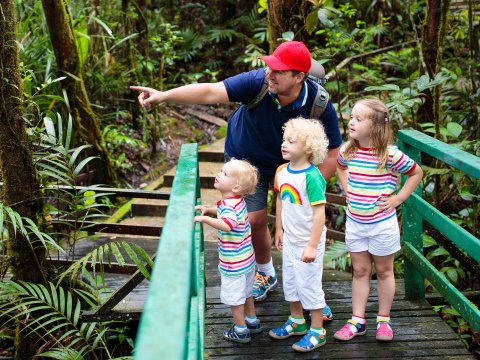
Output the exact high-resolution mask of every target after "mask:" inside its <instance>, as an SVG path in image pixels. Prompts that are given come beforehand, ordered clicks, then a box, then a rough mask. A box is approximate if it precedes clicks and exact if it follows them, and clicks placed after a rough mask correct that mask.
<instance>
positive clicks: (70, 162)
mask: <svg viewBox="0 0 480 360" xmlns="http://www.w3.org/2000/svg"><path fill="white" fill-rule="evenodd" d="M89 147H91V145H82V146H79V147H77V148H75V150H74V151H73V154H72V156H71V157H70V160H68V166H71V167H73V164H75V161H77V157H78V155H80V153H81V152H82V151H83V150H84V149H87V148H89Z"/></svg>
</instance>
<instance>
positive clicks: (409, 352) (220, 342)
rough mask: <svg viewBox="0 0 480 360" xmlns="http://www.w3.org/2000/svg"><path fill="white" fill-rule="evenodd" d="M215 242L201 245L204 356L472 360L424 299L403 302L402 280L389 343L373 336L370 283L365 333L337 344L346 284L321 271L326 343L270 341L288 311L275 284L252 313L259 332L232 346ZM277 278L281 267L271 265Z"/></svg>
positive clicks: (346, 313) (347, 300) (347, 298)
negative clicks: (327, 317) (328, 313)
mask: <svg viewBox="0 0 480 360" xmlns="http://www.w3.org/2000/svg"><path fill="white" fill-rule="evenodd" d="M217 256H218V255H217V252H216V245H215V244H214V243H211V242H209V243H206V246H205V260H206V261H205V262H206V267H207V269H206V278H207V309H206V314H205V317H206V319H205V323H206V325H205V352H206V357H207V356H208V358H209V359H239V360H240V359H242V360H243V359H256V360H258V359H297V358H299V359H300V358H302V359H353V358H356V359H394V358H397V359H398V358H404V359H414V358H424V359H429V358H431V359H433V358H436V359H473V358H474V357H473V356H472V355H471V354H470V353H469V352H468V351H467V350H466V349H465V347H464V346H463V344H462V343H461V342H460V340H459V339H458V337H457V335H456V334H455V333H454V332H453V330H452V329H451V328H450V327H449V326H448V325H446V324H445V323H444V322H443V320H442V319H440V317H439V316H438V315H437V314H436V313H435V312H434V311H433V310H432V306H431V305H430V304H429V303H428V302H427V301H426V300H424V301H419V302H410V301H405V300H403V298H404V289H403V280H399V281H397V294H396V296H395V300H394V303H393V309H392V312H391V316H392V326H393V328H394V331H395V338H394V341H392V342H389V343H380V342H377V341H376V340H375V326H376V325H375V316H376V314H377V312H376V311H377V296H376V282H373V283H372V294H371V296H370V298H369V301H368V304H367V334H366V335H365V336H363V337H357V338H354V339H353V340H352V341H350V342H338V341H336V340H334V338H333V334H334V332H335V331H336V330H338V329H339V328H341V327H342V326H343V325H344V323H345V322H346V321H347V320H348V319H349V318H350V316H351V282H350V281H348V280H339V281H338V280H332V278H333V277H332V276H330V274H329V272H328V271H326V274H325V277H324V278H325V281H324V290H325V294H326V300H327V303H328V304H329V306H330V307H331V309H332V311H333V314H334V320H333V321H332V322H331V323H330V324H328V325H326V326H325V329H326V330H327V344H326V345H325V346H324V347H322V348H319V349H317V350H315V351H313V352H311V353H307V354H298V353H295V352H294V351H293V350H292V348H291V345H292V344H293V343H294V342H295V341H296V340H297V339H298V338H290V339H286V340H273V339H271V338H270V337H269V336H268V331H269V330H270V329H271V328H273V327H277V326H279V325H280V324H281V323H283V322H284V321H285V320H286V319H287V317H288V315H289V307H288V303H286V302H285V301H284V298H283V292H282V290H281V287H280V288H279V289H278V290H276V291H275V292H273V293H272V296H270V297H269V298H268V300H267V301H266V302H263V303H257V304H256V312H257V316H258V318H259V319H260V321H261V323H262V327H263V329H264V330H263V332H262V333H260V334H254V335H252V342H251V343H250V344H237V343H232V342H229V341H226V340H224V339H223V338H222V332H223V330H224V329H226V328H228V327H229V326H231V323H232V319H231V313H230V308H229V307H228V306H226V305H223V304H222V303H221V302H220V286H219V285H220V277H219V274H218V270H217V269H216V267H217V264H218V260H217ZM275 267H276V269H277V274H279V279H281V266H280V262H279V261H277V263H276V264H275Z"/></svg>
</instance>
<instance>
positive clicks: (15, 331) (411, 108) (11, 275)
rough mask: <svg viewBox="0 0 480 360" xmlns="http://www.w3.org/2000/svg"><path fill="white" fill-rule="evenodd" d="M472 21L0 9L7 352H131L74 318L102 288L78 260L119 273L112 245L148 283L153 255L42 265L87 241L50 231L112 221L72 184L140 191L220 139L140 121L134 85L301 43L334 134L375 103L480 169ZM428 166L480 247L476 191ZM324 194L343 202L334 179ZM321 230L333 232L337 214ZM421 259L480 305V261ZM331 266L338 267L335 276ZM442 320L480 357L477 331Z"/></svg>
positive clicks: (241, 66)
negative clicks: (356, 108) (320, 77)
mask: <svg viewBox="0 0 480 360" xmlns="http://www.w3.org/2000/svg"><path fill="white" fill-rule="evenodd" d="M479 11H480V8H479V5H478V3H477V2H475V1H473V0H468V1H461V2H460V1H451V0H408V1H394V0H374V1H365V0H350V1H349V0H341V1H332V0H309V1H307V0H258V1H257V0H245V1H234V0H221V1H217V0H199V1H197V2H194V1H189V0H179V1H172V0H121V1H120V0H112V1H109V2H102V1H98V0H91V1H77V0H71V1H67V0H42V1H34V0H0V176H1V181H2V187H1V202H0V255H2V256H1V258H0V275H1V276H2V281H1V282H0V309H1V314H2V315H1V316H0V350H2V349H4V350H5V351H6V353H7V354H9V353H13V354H14V356H15V358H16V359H25V358H32V357H33V356H38V357H43V358H56V359H114V358H122V357H128V356H129V355H130V354H131V349H132V347H133V335H132V332H131V331H130V329H129V328H128V326H127V325H126V324H123V323H118V322H108V323H88V322H83V321H82V319H81V316H80V313H81V311H82V310H84V309H91V308H94V307H96V306H98V305H99V303H100V298H101V296H102V291H104V283H103V281H102V273H101V272H100V273H91V272H89V271H87V267H86V262H87V260H91V261H93V262H94V263H95V261H99V262H101V263H103V262H106V261H107V260H106V259H107V258H110V257H111V258H114V259H115V260H116V261H117V262H118V263H122V261H123V262H124V259H123V256H122V253H121V252H120V247H121V248H122V249H123V250H124V251H125V252H126V253H127V254H128V255H129V257H130V258H131V259H132V260H133V261H134V262H135V263H136V264H137V265H138V266H139V267H140V268H142V267H143V268H144V264H145V263H148V261H149V258H148V255H146V253H145V252H144V251H143V250H142V249H141V248H139V247H138V246H135V245H132V244H128V243H121V244H120V245H118V246H117V245H108V246H107V245H105V246H102V247H99V248H98V249H97V250H95V251H94V253H91V254H88V256H86V257H85V258H83V259H82V260H80V261H79V262H77V263H75V264H74V265H72V266H71V267H69V268H67V269H65V268H63V267H62V266H60V265H58V264H55V261H47V259H50V260H55V258H58V256H59V255H58V254H63V253H65V254H66V255H65V256H67V257H68V256H71V253H70V252H71V249H72V248H73V245H74V244H75V242H76V241H78V239H81V238H82V237H84V236H85V229H82V228H81V227H77V226H76V225H75V224H74V223H75V222H73V225H72V222H65V224H64V227H63V228H62V229H61V230H58V228H55V227H53V226H52V221H53V220H56V221H57V222H61V221H62V219H70V220H71V219H74V220H75V219H77V220H82V219H87V220H88V219H101V218H102V217H105V216H106V215H107V214H108V213H109V211H110V209H111V208H112V207H113V206H115V204H112V202H111V201H110V200H109V199H108V198H107V197H104V196H102V195H101V194H97V193H96V192H95V191H92V190H89V191H85V190H78V189H77V188H76V187H77V185H78V184H79V183H80V182H86V183H88V184H92V185H93V184H109V185H114V186H119V187H137V186H138V185H139V184H140V183H141V182H146V181H149V180H151V179H152V178H153V177H155V176H157V175H160V174H161V173H162V172H163V171H165V169H166V168H167V167H168V165H171V163H172V162H174V161H175V156H176V155H177V151H176V149H175V147H174V146H173V145H172V144H174V143H175V141H176V140H175V139H180V142H182V141H185V142H186V141H194V142H197V141H198V142H203V143H205V142H209V141H212V140H213V139H214V138H215V136H220V134H221V133H222V131H219V132H215V130H212V129H211V128H209V129H206V128H204V130H205V131H199V130H198V128H199V125H198V123H195V120H193V119H191V118H188V117H187V119H186V121H185V119H181V118H179V117H178V109H179V107H176V106H164V105H162V106H158V107H156V108H155V109H154V110H153V111H152V112H151V113H146V112H145V111H144V110H143V109H140V108H139V106H138V102H137V101H136V94H135V93H133V92H131V91H130V90H129V85H133V84H142V85H146V86H151V87H154V88H158V89H169V88H172V87H175V86H178V85H181V84H188V83H192V82H212V81H219V80H222V79H224V78H225V77H227V76H231V75H234V74H236V73H238V72H241V71H246V70H248V69H251V68H252V67H258V66H262V64H261V62H260V61H259V59H258V57H259V56H261V55H264V54H266V53H268V52H270V51H271V50H272V49H273V48H274V47H275V46H276V45H277V44H278V43H280V42H282V41H285V40H292V39H295V40H301V41H304V42H305V43H306V44H307V46H308V47H309V49H311V51H312V54H313V56H314V58H316V59H318V60H319V61H320V62H322V63H323V65H324V66H325V68H326V70H327V72H328V74H329V81H328V82H327V84H326V88H327V90H328V91H329V92H330V95H331V98H332V100H333V102H334V104H335V106H336V109H337V112H338V114H339V117H340V121H341V124H340V126H341V128H343V129H344V130H345V129H346V124H347V122H348V118H349V111H350V108H351V106H352V104H353V102H354V101H355V99H357V98H360V97H363V96H370V95H373V96H377V97H379V98H380V99H382V100H383V101H384V102H386V103H387V104H388V107H389V109H390V111H391V117H392V119H393V125H394V127H395V128H396V129H403V128H414V129H417V130H419V131H422V132H424V133H426V134H429V135H431V136H433V137H435V138H437V139H439V140H441V141H443V142H446V143H449V144H451V145H453V146H456V147H458V148H460V149H462V150H464V151H467V152H469V153H472V154H474V155H476V156H480V141H479V138H480V119H479V110H480V90H479V87H478V84H479V73H480V50H479V33H480V31H479V27H480V25H479V21H480V14H479ZM230 110H231V108H218V107H214V106H212V107H211V108H210V111H212V112H214V113H217V114H220V115H219V116H223V115H224V114H226V113H228V111H230ZM179 124H182V125H181V126H180V125H179ZM179 129H180V131H179ZM185 134H187V135H185ZM172 159H173V160H172ZM142 164H143V165H142ZM145 164H146V165H145ZM423 168H424V171H425V177H424V180H423V189H424V190H423V191H424V194H423V195H424V198H425V199H427V200H428V201H429V202H430V203H432V204H434V206H435V207H436V208H438V209H439V210H441V211H442V212H443V213H444V214H447V215H448V216H449V217H450V218H452V219H454V220H455V221H456V222H457V223H458V224H460V225H461V226H462V227H464V228H465V229H467V230H468V231H469V232H471V233H473V234H474V235H475V236H477V237H478V236H479V234H480V232H479V225H480V224H479V222H480V202H479V201H478V200H479V199H478V198H479V195H478V194H479V188H480V184H479V183H478V181H477V180H475V179H473V178H470V177H469V176H466V175H465V174H463V173H461V172H459V171H456V170H453V169H451V168H449V167H448V166H444V165H442V164H440V163H439V162H437V161H436V160H434V159H429V158H428V157H426V158H424V159H423ZM58 185H62V186H63V187H58ZM329 186H330V190H331V191H334V192H338V191H339V189H338V186H337V185H336V180H335V179H333V180H332V181H331V182H330V184H329ZM330 218H331V220H330V221H331V222H332V226H334V227H337V228H341V224H342V223H343V220H344V209H343V208H342V207H338V208H337V209H336V211H335V212H333V213H331V214H330ZM424 244H425V246H426V248H427V257H428V258H429V259H430V261H431V262H432V263H433V264H435V266H437V268H438V270H439V271H441V272H442V273H444V274H445V276H447V278H449V280H450V281H452V283H454V284H455V285H456V286H457V287H458V288H460V289H462V290H465V291H468V290H471V291H475V290H479V286H480V284H479V276H480V275H479V274H480V269H479V266H478V264H476V263H475V262H474V261H472V260H471V259H470V258H469V257H468V256H466V255H465V254H464V253H463V252H461V251H459V250H458V248H456V247H455V245H452V243H450V242H449V241H447V240H446V239H445V238H443V237H442V235H441V234H439V233H436V232H435V231H433V230H432V229H429V228H427V229H426V231H425V234H424ZM338 251H339V253H338V256H337V257H333V258H332V259H334V261H333V263H334V265H335V266H337V267H339V268H341V269H345V268H347V267H348V257H346V256H345V251H344V249H342V247H341V246H340V245H339V247H338ZM402 262H403V260H402V258H401V257H399V259H397V261H396V273H397V275H399V276H400V277H402V271H403V270H402V269H403V268H402ZM146 275H147V276H148V274H146ZM439 310H440V311H443V312H442V316H444V317H445V318H446V319H447V320H448V321H449V322H450V323H451V325H452V326H453V327H454V328H455V329H456V330H457V332H458V333H459V334H460V336H461V337H462V339H463V340H464V342H465V344H466V346H468V347H470V348H471V349H472V350H473V351H474V350H475V347H478V342H479V334H476V333H474V332H473V331H472V330H471V329H470V328H469V327H468V324H467V323H465V321H463V319H461V318H460V317H459V316H458V314H456V313H455V311H454V310H453V309H449V308H448V307H442V309H439ZM0 355H1V353H0Z"/></svg>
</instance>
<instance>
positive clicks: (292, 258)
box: [282, 228, 327, 310]
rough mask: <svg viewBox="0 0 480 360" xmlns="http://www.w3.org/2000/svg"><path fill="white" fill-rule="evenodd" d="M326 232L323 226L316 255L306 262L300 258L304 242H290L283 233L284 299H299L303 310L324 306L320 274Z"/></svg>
mask: <svg viewBox="0 0 480 360" xmlns="http://www.w3.org/2000/svg"><path fill="white" fill-rule="evenodd" d="M326 234H327V231H326V228H324V229H323V232H322V235H321V237H320V243H319V244H318V247H317V257H316V259H315V261H314V262H311V263H308V264H307V263H305V262H303V261H301V260H300V258H301V256H302V253H303V250H304V249H305V244H302V245H298V244H292V242H291V241H290V240H289V239H288V235H286V234H285V233H284V234H283V255H282V275H283V293H284V294H285V300H286V301H288V302H294V301H300V302H301V304H302V307H303V308H304V309H305V310H316V309H322V308H324V307H325V293H324V292H323V289H322V275H323V255H324V254H325V239H326Z"/></svg>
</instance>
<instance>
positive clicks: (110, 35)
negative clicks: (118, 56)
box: [90, 15, 114, 39]
mask: <svg viewBox="0 0 480 360" xmlns="http://www.w3.org/2000/svg"><path fill="white" fill-rule="evenodd" d="M90 19H91V20H94V21H95V22H96V23H98V24H99V25H100V26H101V27H102V28H103V29H104V30H105V31H106V33H107V34H108V36H109V37H110V38H112V39H114V36H113V32H112V30H111V29H110V28H109V27H108V25H107V24H105V23H104V22H103V21H102V20H100V19H99V18H97V17H96V16H93V15H91V16H90Z"/></svg>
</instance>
